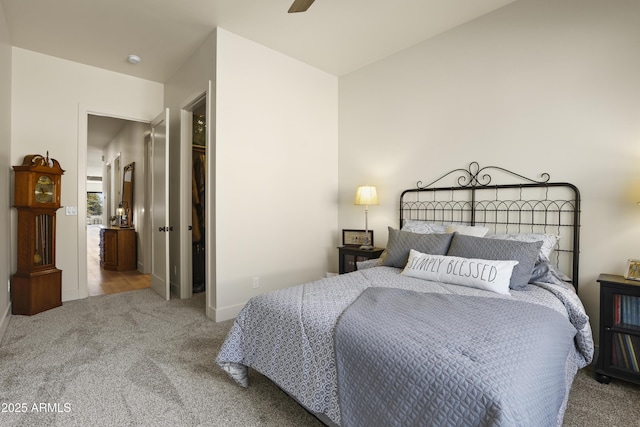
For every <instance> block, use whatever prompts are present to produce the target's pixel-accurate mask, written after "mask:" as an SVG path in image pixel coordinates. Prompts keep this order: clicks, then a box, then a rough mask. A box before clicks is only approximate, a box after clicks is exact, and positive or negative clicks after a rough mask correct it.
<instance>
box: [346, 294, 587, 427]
mask: <svg viewBox="0 0 640 427" xmlns="http://www.w3.org/2000/svg"><path fill="white" fill-rule="evenodd" d="M514 319H518V320H517V321H514ZM540 319H544V321H540ZM524 325H527V326H526V327H523V326H524ZM452 331H453V332H452ZM574 335H575V328H574V327H573V326H572V325H571V323H569V322H568V321H567V318H566V317H564V316H562V315H561V314H560V313H558V312H556V311H554V310H551V309H549V308H547V307H544V306H541V305H537V304H529V303H525V302H521V301H513V300H504V299H491V298H477V297H472V296H466V295H447V294H424V293H421V292H415V291H406V290H400V289H385V288H369V289H366V290H365V291H364V292H363V293H362V294H361V295H360V297H358V299H357V300H356V301H355V302H354V303H353V304H352V305H351V306H350V307H349V308H347V309H346V310H345V312H344V313H343V314H342V316H341V317H340V319H339V321H338V324H337V326H336V330H335V351H336V361H337V372H338V391H339V393H338V395H339V404H340V409H341V420H342V424H343V425H345V426H363V427H365V426H374V425H380V426H409V425H410V426H465V425H468V426H554V425H556V423H557V416H558V413H559V411H560V410H561V407H562V402H563V399H564V395H565V392H566V390H565V378H564V377H565V375H564V373H565V362H566V360H567V357H568V355H569V353H570V351H571V348H572V347H573V336H574Z"/></svg>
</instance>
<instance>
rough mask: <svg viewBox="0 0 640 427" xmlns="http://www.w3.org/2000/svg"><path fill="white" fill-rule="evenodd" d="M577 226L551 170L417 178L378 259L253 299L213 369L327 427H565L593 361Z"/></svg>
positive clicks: (567, 189)
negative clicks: (573, 392)
mask: <svg viewBox="0 0 640 427" xmlns="http://www.w3.org/2000/svg"><path fill="white" fill-rule="evenodd" d="M505 180H507V182H502V181H505ZM494 181H496V182H497V181H501V183H494ZM513 181H516V182H515V183H514V182H513ZM579 220H580V194H579V191H578V189H577V188H576V187H575V186H573V185H571V184H568V183H553V182H550V177H549V175H548V174H543V175H541V178H540V179H537V180H536V179H531V178H527V177H525V176H522V175H519V174H517V173H514V172H511V171H509V170H507V169H504V168H500V167H494V166H486V167H480V166H479V164H478V163H477V162H472V163H471V164H470V165H469V166H468V167H467V168H461V169H455V170H453V171H450V172H448V173H446V174H444V175H442V176H441V177H440V178H438V179H436V180H434V181H432V182H431V183H429V184H426V185H423V184H422V182H418V183H417V185H416V187H415V188H411V189H407V190H405V191H403V192H402V193H401V195H400V205H399V227H398V228H393V227H389V241H388V244H387V248H386V251H385V253H384V254H383V256H382V257H381V259H379V260H370V261H366V262H363V263H360V264H359V265H358V270H357V271H354V272H352V273H348V274H344V275H340V276H335V277H329V278H325V279H321V280H318V281H315V282H311V283H306V284H302V285H299V286H293V287H290V288H286V289H282V290H278V291H274V292H270V293H267V294H264V295H260V296H257V297H255V298H252V299H251V300H250V301H249V302H248V303H247V304H246V306H245V307H244V308H243V310H242V311H241V313H240V314H239V315H238V317H237V318H236V320H235V321H234V324H233V326H232V328H231V330H230V332H229V334H228V336H227V338H226V340H225V342H224V344H223V346H222V348H221V350H220V352H219V354H218V356H217V359H216V362H217V364H218V365H219V366H220V367H221V368H222V369H223V370H225V371H226V372H227V373H228V374H229V376H230V377H231V378H232V379H233V380H234V381H236V382H237V383H238V384H239V385H241V386H243V387H247V386H248V385H249V384H248V369H249V368H251V369H255V370H257V371H258V372H260V373H262V374H263V375H265V376H266V377H268V378H270V379H271V380H272V381H273V382H274V383H275V384H276V385H278V386H279V387H280V388H281V389H283V390H284V391H285V392H286V393H288V394H289V395H290V396H291V397H293V398H294V399H296V400H297V401H298V402H299V403H300V404H301V405H302V406H304V407H305V408H306V409H307V410H308V411H310V412H311V413H313V414H314V415H316V416H317V417H318V418H319V419H320V420H321V421H323V422H324V423H325V424H327V425H340V426H344V427H348V426H371V425H384V426H393V425H397V426H405V425H416V426H417V425H424V426H439V425H470V426H511V425H536V426H547V425H548V426H554V425H557V426H559V425H562V419H563V415H564V411H565V409H566V404H567V399H568V396H569V391H570V388H571V384H572V382H573V378H574V376H575V374H576V372H577V370H578V369H581V368H583V367H585V366H586V365H588V364H589V363H590V362H591V360H592V357H593V340H592V336H591V329H590V326H589V319H588V317H587V315H586V313H585V311H584V308H583V306H582V304H581V302H580V299H579V298H578V295H577V290H578V257H579V225H580V224H579Z"/></svg>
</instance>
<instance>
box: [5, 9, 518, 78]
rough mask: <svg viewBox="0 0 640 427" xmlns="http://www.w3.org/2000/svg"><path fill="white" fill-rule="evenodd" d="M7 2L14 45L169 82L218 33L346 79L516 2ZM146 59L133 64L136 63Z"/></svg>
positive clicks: (6, 14)
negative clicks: (295, 9) (301, 7)
mask: <svg viewBox="0 0 640 427" xmlns="http://www.w3.org/2000/svg"><path fill="white" fill-rule="evenodd" d="M292 1H293V0H189V1H179V0H55V1H53V0H0V4H2V7H3V9H4V13H5V16H6V19H7V24H8V27H9V35H10V38H11V43H12V45H13V46H17V47H20V48H24V49H27V50H31V51H35V52H40V53H44V54H48V55H52V56H56V57H59V58H64V59H69V60H72V61H75V62H80V63H83V64H88V65H93V66H96V67H100V68H104V69H107V70H112V71H116V72H120V73H125V74H129V75H132V76H137V77H141V78H145V79H148V80H153V81H158V82H161V83H164V82H166V81H167V80H168V79H169V78H170V77H171V76H172V75H173V74H174V73H175V72H176V71H177V70H178V68H179V67H180V65H181V64H183V63H184V61H185V60H186V59H187V58H189V56H190V55H191V54H192V53H193V52H194V51H195V49H196V48H197V47H198V46H199V45H200V44H201V43H202V42H203V41H204V40H205V39H206V37H207V36H208V35H209V34H210V33H211V32H212V31H213V29H214V28H216V27H221V28H224V29H226V30H228V31H231V32H233V33H235V34H238V35H240V36H243V37H246V38H248V39H250V40H253V41H255V42H257V43H260V44H262V45H264V46H267V47H270V48H272V49H274V50H277V51H279V52H282V53H284V54H286V55H288V56H290V57H293V58H297V59H299V60H300V61H303V62H305V63H308V64H310V65H312V66H314V67H316V68H319V69H321V70H325V71H326V72H328V73H331V74H334V75H337V76H340V75H343V74H346V73H349V72H351V71H354V70H356V69H358V68H360V67H362V66H365V65H367V64H369V63H371V62H374V61H376V60H379V59H381V58H384V57H386V56H388V55H390V54H392V53H394V52H397V51H399V50H402V49H405V48H407V47H409V46H411V45H413V44H416V43H418V42H420V41H422V40H425V39H427V38H429V37H432V36H434V35H437V34H439V33H442V32H444V31H446V30H448V29H450V28H453V27H455V26H458V25H460V24H463V23H465V22H468V21H470V20H472V19H474V18H477V17H479V16H481V15H484V14H486V13H488V12H491V11H493V10H495V9H497V8H500V7H502V6H505V5H507V4H509V3H512V2H513V1H514V0H316V1H315V3H314V4H313V5H312V6H311V7H310V8H309V10H308V11H307V12H304V13H295V14H289V13H287V10H288V8H289V6H290V4H291V3H292ZM130 53H134V54H137V55H139V56H141V57H142V62H141V63H140V64H139V65H137V66H134V65H131V64H129V63H127V62H126V57H127V55H128V54H130Z"/></svg>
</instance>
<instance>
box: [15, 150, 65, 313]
mask: <svg viewBox="0 0 640 427" xmlns="http://www.w3.org/2000/svg"><path fill="white" fill-rule="evenodd" d="M13 170H14V172H15V182H14V199H13V200H14V203H13V206H14V207H15V208H16V209H17V211H18V239H17V246H18V248H17V252H18V269H17V271H16V273H15V274H14V275H13V276H12V277H11V307H12V313H13V314H20V315H28V316H31V315H33V314H37V313H40V312H42V311H45V310H49V309H52V308H55V307H59V306H61V305H62V270H58V269H57V268H56V265H55V264H56V211H57V210H58V209H59V208H60V183H61V177H62V175H63V174H64V170H63V169H62V168H61V167H60V163H58V161H57V160H55V159H49V153H47V157H43V156H41V155H38V154H30V155H27V156H25V158H24V160H23V162H22V165H20V166H14V167H13Z"/></svg>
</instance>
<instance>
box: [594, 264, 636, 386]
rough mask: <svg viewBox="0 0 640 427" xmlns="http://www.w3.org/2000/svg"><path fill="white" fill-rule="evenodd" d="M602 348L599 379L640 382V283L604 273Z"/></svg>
mask: <svg viewBox="0 0 640 427" xmlns="http://www.w3.org/2000/svg"><path fill="white" fill-rule="evenodd" d="M598 282H600V348H599V354H598V362H597V364H596V369H595V373H596V379H597V380H598V381H599V382H601V383H605V384H608V383H609V382H610V381H611V378H618V379H621V380H625V381H630V382H633V383H636V384H640V282H637V281H634V280H627V279H625V278H624V277H622V276H616V275H612V274H601V275H600V276H599V277H598Z"/></svg>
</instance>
